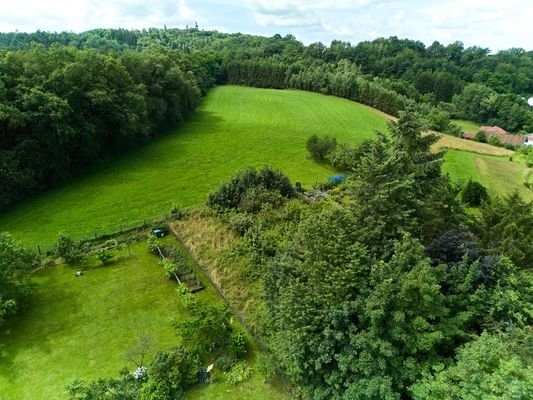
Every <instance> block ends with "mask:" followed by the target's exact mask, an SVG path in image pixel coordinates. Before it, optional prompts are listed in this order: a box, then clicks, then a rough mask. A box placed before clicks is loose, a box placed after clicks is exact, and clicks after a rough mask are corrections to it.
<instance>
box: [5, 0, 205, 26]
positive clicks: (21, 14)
mask: <svg viewBox="0 0 533 400" xmlns="http://www.w3.org/2000/svg"><path fill="white" fill-rule="evenodd" d="M0 15H2V19H1V20H0V30H1V31H14V30H21V31H35V30H37V29H41V30H50V31H63V30H72V31H83V30H87V29H93V28H98V27H124V28H148V27H152V26H156V27H162V26H163V25H164V24H167V25H169V26H181V25H185V24H193V23H194V22H195V21H199V20H200V21H202V22H203V20H202V18H201V17H200V16H199V15H197V14H196V13H195V12H194V11H193V10H192V9H191V7H189V5H188V4H187V2H186V1H185V0H160V1H152V2H151V1H147V0H108V1H98V0H55V1H41V0H15V1H9V2H2V3H0Z"/></svg>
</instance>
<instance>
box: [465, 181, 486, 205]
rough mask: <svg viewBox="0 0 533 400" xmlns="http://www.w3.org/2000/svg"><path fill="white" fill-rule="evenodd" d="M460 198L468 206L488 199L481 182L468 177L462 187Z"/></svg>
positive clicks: (479, 203) (480, 203)
mask: <svg viewBox="0 0 533 400" xmlns="http://www.w3.org/2000/svg"><path fill="white" fill-rule="evenodd" d="M462 200H463V203H465V204H468V205H470V206H473V207H476V206H480V205H482V204H483V203H485V202H486V201H488V200H489V193H488V192H487V189H486V188H485V186H483V185H482V184H481V183H479V182H476V181H472V180H471V179H470V180H469V181H468V182H467V184H466V186H465V188H464V189H463V192H462Z"/></svg>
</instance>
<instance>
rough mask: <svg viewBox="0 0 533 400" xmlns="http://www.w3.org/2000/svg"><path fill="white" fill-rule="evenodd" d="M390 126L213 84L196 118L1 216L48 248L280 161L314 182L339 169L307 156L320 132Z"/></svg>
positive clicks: (367, 115)
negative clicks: (309, 142) (59, 239)
mask: <svg viewBox="0 0 533 400" xmlns="http://www.w3.org/2000/svg"><path fill="white" fill-rule="evenodd" d="M376 128H378V129H382V130H385V129H386V123H385V119H384V118H383V117H381V116H379V115H378V114H376V113H375V112H373V111H372V110H371V109H369V108H368V107H365V106H362V105H360V104H357V103H354V102H351V101H348V100H344V99H338V98H335V97H327V96H323V95H319V94H314V93H307V92H301V91H279V90H264V89H254V88H246V87H237V86H223V87H218V88H215V89H213V90H212V91H211V92H210V94H209V95H208V96H207V97H206V98H205V99H204V101H203V104H202V105H201V106H200V107H199V109H198V111H197V112H196V113H195V115H194V117H193V118H192V120H190V121H189V122H187V124H185V125H184V126H183V127H180V128H178V129H176V130H175V131H174V132H170V133H169V134H167V135H165V136H163V137H160V138H159V139H157V140H155V141H154V142H152V143H151V144H149V145H146V146H144V147H142V148H139V149H137V150H135V151H133V152H131V153H129V154H128V155H127V156H125V157H122V158H120V159H117V160H114V161H111V162H108V163H104V164H102V165H100V166H99V167H98V168H96V169H94V170H93V171H91V172H89V173H86V174H85V175H84V176H82V177H79V178H77V179H75V180H73V181H72V182H70V183H68V184H65V185H63V186H62V187H60V188H58V189H56V190H52V191H49V192H47V193H45V194H43V195H40V196H38V197H36V198H34V199H31V200H29V201H26V202H24V203H23V204H21V205H19V206H18V207H16V208H14V209H12V210H10V211H8V212H6V213H3V214H2V215H0V230H7V231H10V232H11V233H12V234H13V235H14V236H15V237H17V238H19V239H22V240H23V241H24V242H25V243H26V244H28V245H36V244H38V243H40V244H48V243H51V242H52V241H54V239H55V238H56V236H57V233H58V232H59V231H64V232H67V233H70V234H71V235H74V236H90V235H92V234H93V231H95V230H102V229H104V228H107V227H110V226H114V227H115V228H116V229H118V228H119V225H120V224H129V223H131V222H134V221H142V219H145V218H146V219H148V220H149V219H151V218H152V217H154V216H158V215H160V214H163V213H168V212H169V210H170V208H171V206H172V203H174V202H175V203H176V204H178V205H179V206H181V207H190V206H196V205H199V204H201V203H203V202H204V201H205V199H206V197H207V194H208V193H209V192H210V191H212V190H214V189H215V188H216V187H217V186H218V184H219V183H220V182H222V181H224V180H225V179H227V178H228V177H230V176H231V175H232V174H233V173H234V172H235V171H236V170H238V169H241V168H243V167H245V166H262V165H264V164H267V163H268V164H271V165H273V166H275V167H278V168H281V169H283V170H284V171H285V172H286V173H287V174H289V175H290V177H291V179H292V180H293V181H301V182H303V183H304V184H306V185H312V184H313V183H314V182H315V181H316V180H320V179H323V178H326V177H327V176H329V175H331V174H332V173H333V172H332V171H330V170H328V169H327V168H325V167H323V166H320V165H317V164H316V163H314V162H313V161H311V160H309V159H308V158H307V154H306V149H305V142H306V139H307V138H308V137H309V136H310V135H312V134H314V133H316V134H318V135H333V136H336V137H337V138H339V140H341V141H349V142H351V143H357V142H360V141H361V140H363V139H364V138H366V137H371V136H373V134H374V133H373V132H374V129H376Z"/></svg>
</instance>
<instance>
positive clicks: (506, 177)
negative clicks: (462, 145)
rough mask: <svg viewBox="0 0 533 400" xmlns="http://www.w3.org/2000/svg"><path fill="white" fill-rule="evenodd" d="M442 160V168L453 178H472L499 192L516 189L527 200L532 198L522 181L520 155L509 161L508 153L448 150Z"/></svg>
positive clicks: (522, 167)
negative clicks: (490, 153)
mask: <svg viewBox="0 0 533 400" xmlns="http://www.w3.org/2000/svg"><path fill="white" fill-rule="evenodd" d="M513 158H518V157H513ZM445 160H446V162H445V164H444V166H443V171H444V172H446V173H448V174H450V176H451V177H452V180H455V181H463V182H466V181H468V180H469V179H472V180H473V181H477V182H481V183H483V185H485V186H486V187H488V188H490V192H491V193H493V194H498V195H505V194H508V193H510V192H512V191H513V190H515V189H518V191H519V192H520V194H521V195H522V196H523V197H524V198H525V199H526V200H530V201H533V191H532V190H531V189H528V188H526V187H525V186H524V184H523V182H524V172H525V170H526V165H525V163H524V162H523V161H521V160H520V159H518V160H515V161H512V162H511V161H509V157H495V156H489V155H484V154H477V153H471V152H465V151H459V150H448V151H447V153H446V155H445Z"/></svg>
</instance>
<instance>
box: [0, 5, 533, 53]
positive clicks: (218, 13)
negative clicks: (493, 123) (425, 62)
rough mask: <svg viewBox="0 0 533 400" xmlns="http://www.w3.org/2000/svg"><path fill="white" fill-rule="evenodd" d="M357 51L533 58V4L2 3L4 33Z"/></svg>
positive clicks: (0, 19)
mask: <svg viewBox="0 0 533 400" xmlns="http://www.w3.org/2000/svg"><path fill="white" fill-rule="evenodd" d="M195 22H197V23H198V25H199V28H200V29H204V30H212V29H215V30H218V31H220V32H242V33H250V34H259V35H264V36H272V35H274V34H276V33H279V34H281V35H282V36H285V35H287V34H292V35H294V36H296V38H297V39H298V40H300V41H302V42H304V43H305V44H309V43H313V42H322V43H324V44H329V43H330V42H331V41H332V40H333V39H337V40H343V41H349V42H351V43H353V44H355V43H358V42H361V41H365V40H373V39H376V38H378V37H389V36H398V37H400V38H409V39H414V40H420V41H422V42H423V43H425V44H426V45H430V44H431V43H433V41H435V40H437V41H439V42H440V43H442V44H449V43H452V42H455V41H461V42H463V43H464V45H465V47H470V46H474V45H475V46H481V47H485V48H489V49H491V50H492V51H498V50H503V49H508V48H511V47H522V48H524V49H526V50H533V0H336V1H333V0H314V1H306V0H285V1H279V0H241V1H232V0H0V31H2V32H12V31H16V30H18V31H19V32H33V31H36V30H37V29H40V30H44V31H57V32H59V31H73V32H81V31H85V30H89V29H94V28H139V29H140V28H149V27H157V28H162V27H163V26H164V25H166V26H167V27H168V28H184V27H185V26H186V25H189V26H193V25H194V24H195Z"/></svg>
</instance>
